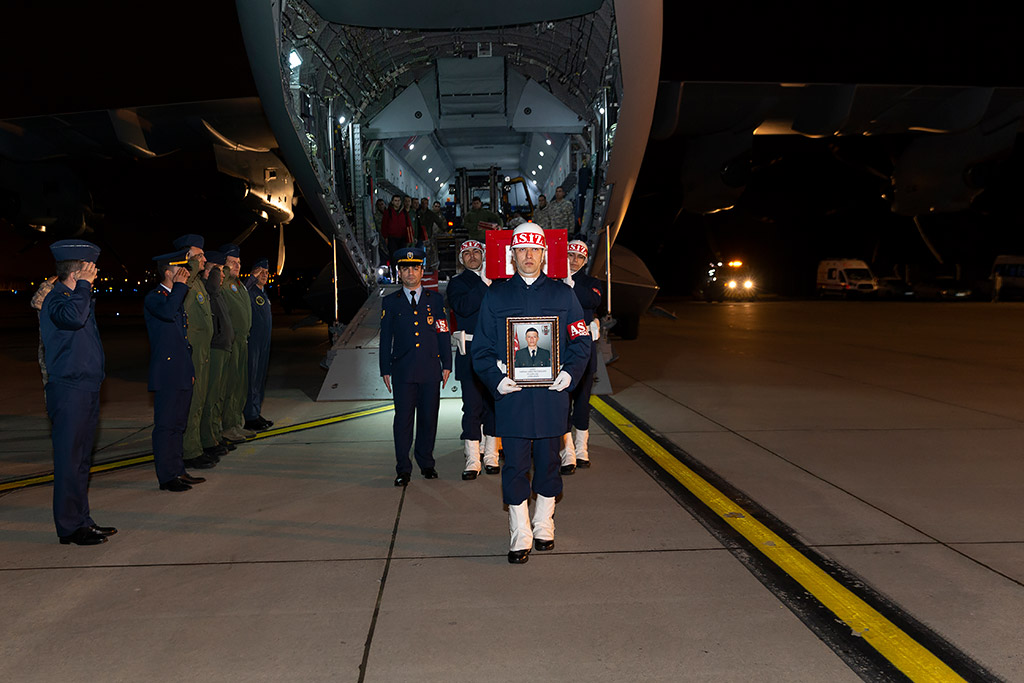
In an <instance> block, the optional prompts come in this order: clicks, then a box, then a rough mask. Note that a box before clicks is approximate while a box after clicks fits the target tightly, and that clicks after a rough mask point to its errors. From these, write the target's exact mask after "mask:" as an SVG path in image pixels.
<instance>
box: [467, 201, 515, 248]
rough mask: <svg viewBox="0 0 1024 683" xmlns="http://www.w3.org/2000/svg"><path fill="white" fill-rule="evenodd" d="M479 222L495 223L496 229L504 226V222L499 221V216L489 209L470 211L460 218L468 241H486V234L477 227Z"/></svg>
mask: <svg viewBox="0 0 1024 683" xmlns="http://www.w3.org/2000/svg"><path fill="white" fill-rule="evenodd" d="M480 221H484V222H486V223H496V224H497V225H498V227H501V226H503V225H505V222H504V221H503V220H501V216H499V215H498V214H496V213H494V212H493V211H491V210H490V209H484V208H481V209H477V210H476V211H474V210H473V209H470V210H469V211H467V212H466V215H465V216H464V217H463V218H462V225H463V227H465V228H466V235H468V236H469V239H471V240H478V241H480V242H485V241H486V237H487V234H486V231H485V230H484V229H483V228H481V227H480V226H479V223H480Z"/></svg>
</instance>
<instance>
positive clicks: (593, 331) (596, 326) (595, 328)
mask: <svg viewBox="0 0 1024 683" xmlns="http://www.w3.org/2000/svg"><path fill="white" fill-rule="evenodd" d="M590 338H591V340H592V341H599V340H600V339H601V323H599V322H598V321H597V318H594V319H593V320H591V321H590Z"/></svg>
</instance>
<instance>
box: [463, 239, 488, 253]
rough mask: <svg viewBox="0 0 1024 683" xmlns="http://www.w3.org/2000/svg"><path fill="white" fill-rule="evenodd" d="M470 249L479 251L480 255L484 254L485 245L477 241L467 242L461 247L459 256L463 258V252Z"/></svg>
mask: <svg viewBox="0 0 1024 683" xmlns="http://www.w3.org/2000/svg"><path fill="white" fill-rule="evenodd" d="M470 249H479V250H480V253H481V254H482V253H484V245H483V244H481V243H480V242H478V241H477V240H466V241H465V242H463V243H462V246H461V247H459V256H462V254H463V252H466V251H469V250H470Z"/></svg>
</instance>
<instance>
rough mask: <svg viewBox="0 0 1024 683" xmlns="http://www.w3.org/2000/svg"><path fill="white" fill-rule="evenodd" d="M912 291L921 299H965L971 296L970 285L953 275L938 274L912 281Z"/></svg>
mask: <svg viewBox="0 0 1024 683" xmlns="http://www.w3.org/2000/svg"><path fill="white" fill-rule="evenodd" d="M914 293H915V294H916V296H917V298H918V299H921V300H923V301H924V300H927V301H967V300H969V299H970V298H971V286H970V285H968V284H967V283H965V282H961V281H959V280H957V279H956V278H955V277H952V276H949V275H940V276H939V277H936V278H932V279H930V280H923V281H921V282H916V283H914Z"/></svg>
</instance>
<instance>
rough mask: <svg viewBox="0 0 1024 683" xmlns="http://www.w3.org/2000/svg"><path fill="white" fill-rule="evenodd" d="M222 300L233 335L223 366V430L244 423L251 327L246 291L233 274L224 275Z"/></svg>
mask: <svg viewBox="0 0 1024 683" xmlns="http://www.w3.org/2000/svg"><path fill="white" fill-rule="evenodd" d="M223 292H224V302H225V303H226V304H227V306H228V314H229V315H230V317H231V327H232V328H234V332H235V339H234V341H233V342H232V344H231V357H230V358H229V359H228V362H227V364H226V366H225V368H224V383H225V385H226V387H227V390H226V393H225V396H224V411H223V413H222V415H221V426H222V427H223V428H224V431H227V430H229V429H231V428H232V427H238V428H239V429H241V428H242V426H243V425H244V424H245V419H244V418H243V416H242V411H243V410H244V409H245V398H246V396H247V395H248V392H249V328H250V327H252V302H251V301H249V292H248V290H246V288H245V286H244V285H243V284H242V283H241V282H239V281H238V278H237V277H235V276H234V275H229V276H227V277H226V278H225V279H224V285H223Z"/></svg>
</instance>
